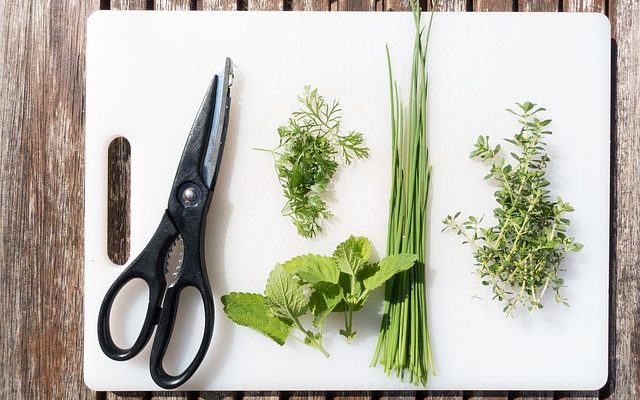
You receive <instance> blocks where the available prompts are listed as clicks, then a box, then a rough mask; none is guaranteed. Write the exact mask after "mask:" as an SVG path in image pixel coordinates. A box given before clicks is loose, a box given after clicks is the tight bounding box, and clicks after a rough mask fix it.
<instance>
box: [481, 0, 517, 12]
mask: <svg viewBox="0 0 640 400" xmlns="http://www.w3.org/2000/svg"><path fill="white" fill-rule="evenodd" d="M473 11H514V10H513V0H473Z"/></svg>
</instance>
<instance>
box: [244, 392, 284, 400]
mask: <svg viewBox="0 0 640 400" xmlns="http://www.w3.org/2000/svg"><path fill="white" fill-rule="evenodd" d="M242 400H280V392H273V391H272V392H244V394H243V396H242Z"/></svg>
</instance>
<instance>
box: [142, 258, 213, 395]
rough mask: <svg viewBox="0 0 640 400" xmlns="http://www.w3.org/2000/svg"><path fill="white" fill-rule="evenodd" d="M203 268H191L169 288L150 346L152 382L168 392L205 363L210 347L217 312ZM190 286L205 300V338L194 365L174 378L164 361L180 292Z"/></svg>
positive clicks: (190, 365) (194, 359) (193, 362)
mask: <svg viewBox="0 0 640 400" xmlns="http://www.w3.org/2000/svg"><path fill="white" fill-rule="evenodd" d="M185 253H186V252H185ZM184 261H185V262H188V261H189V260H187V259H185V260H184ZM201 265H203V267H202V268H190V269H188V270H187V271H189V272H187V271H184V272H185V273H184V274H183V275H182V276H180V277H179V278H178V280H177V281H176V282H175V283H174V284H172V285H171V286H169V288H167V291H166V294H165V297H164V301H163V303H162V312H161V313H160V319H159V320H158V329H156V335H155V338H154V339H153V345H152V347H151V358H150V362H149V365H150V371H151V377H152V378H153V381H154V382H155V383H156V384H158V386H160V387H162V388H165V389H174V388H176V387H178V386H180V385H182V384H183V383H185V382H186V381H187V380H188V379H189V378H191V376H192V375H193V374H194V373H195V372H196V370H197V369H198V367H199V366H200V364H201V363H202V360H203V359H204V356H205V355H206V354H207V350H208V349H209V344H210V343H211V337H212V335H213V322H214V312H215V311H214V310H215V309H214V304H213V296H212V294H211V288H210V286H209V281H208V279H207V277H206V275H204V276H203V271H204V263H201ZM188 287H193V288H196V289H197V290H198V292H199V293H200V297H201V298H202V303H203V306H204V333H203V335H202V340H201V342H200V347H199V348H198V352H197V353H196V355H195V357H194V358H193V360H192V361H191V363H190V364H189V365H188V366H187V368H186V369H185V370H184V371H182V372H181V373H179V374H178V375H171V374H169V373H167V372H166V371H165V369H164V367H163V365H162V362H163V360H164V356H165V354H166V352H167V348H168V347H169V342H170V340H171V334H172V333H173V327H174V323H175V320H176V314H177V312H178V303H179V300H180V292H182V290H183V289H186V288H188Z"/></svg>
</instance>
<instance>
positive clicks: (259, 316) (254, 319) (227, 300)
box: [222, 292, 291, 346]
mask: <svg viewBox="0 0 640 400" xmlns="http://www.w3.org/2000/svg"><path fill="white" fill-rule="evenodd" d="M222 304H223V306H224V308H223V310H224V312H225V314H227V317H229V319H230V320H232V321H233V322H235V323H236V324H238V325H242V326H246V327H249V328H251V329H254V330H256V331H258V332H260V333H262V334H263V335H265V336H267V337H269V338H271V339H273V340H274V341H275V342H276V343H278V344H279V345H280V346H282V345H283V344H284V343H285V342H286V341H287V337H288V336H289V332H290V331H291V326H290V325H287V324H286V323H285V322H283V321H282V320H280V319H278V318H276V317H274V316H273V313H272V312H271V310H270V309H269V306H268V305H267V303H266V302H265V299H264V297H263V296H262V295H260V294H257V293H235V292H234V293H230V294H227V295H224V296H222Z"/></svg>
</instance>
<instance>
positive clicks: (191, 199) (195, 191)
mask: <svg viewBox="0 0 640 400" xmlns="http://www.w3.org/2000/svg"><path fill="white" fill-rule="evenodd" d="M201 197H202V196H201V193H200V188H199V187H198V186H196V185H195V184H193V183H191V182H189V183H185V184H184V185H182V187H181V188H180V203H182V206H183V207H185V208H189V207H195V206H197V205H198V203H199V202H200V199H201Z"/></svg>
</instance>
